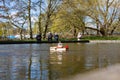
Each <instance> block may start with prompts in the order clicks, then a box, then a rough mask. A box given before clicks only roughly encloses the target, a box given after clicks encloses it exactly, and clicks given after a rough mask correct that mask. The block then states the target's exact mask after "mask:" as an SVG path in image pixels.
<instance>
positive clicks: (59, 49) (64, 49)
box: [50, 47, 67, 52]
mask: <svg viewBox="0 0 120 80" xmlns="http://www.w3.org/2000/svg"><path fill="white" fill-rule="evenodd" d="M66 50H67V49H66V48H64V47H63V48H58V47H50V51H51V52H65V51H66Z"/></svg>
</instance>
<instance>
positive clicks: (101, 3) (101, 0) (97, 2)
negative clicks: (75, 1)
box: [79, 0, 120, 36]
mask: <svg viewBox="0 0 120 80" xmlns="http://www.w3.org/2000/svg"><path fill="white" fill-rule="evenodd" d="M79 3H80V5H81V8H82V9H83V10H84V11H86V16H88V17H90V18H91V20H92V21H94V22H95V24H97V25H98V26H99V27H98V28H91V27H86V28H89V29H93V30H96V31H99V32H100V33H101V34H102V36H107V35H108V34H109V33H110V32H111V31H112V30H113V29H114V28H111V27H113V24H114V22H116V21H117V20H118V17H119V14H120V10H119V9H120V1H119V0H89V1H85V2H83V0H79Z"/></svg>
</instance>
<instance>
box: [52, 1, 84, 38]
mask: <svg viewBox="0 0 120 80" xmlns="http://www.w3.org/2000/svg"><path fill="white" fill-rule="evenodd" d="M78 5H79V3H78V2H77V1H75V0H74V1H73V0H64V1H63V2H62V4H61V5H60V6H59V8H58V11H57V14H56V16H55V20H54V23H53V25H52V26H53V27H52V28H51V29H52V30H54V31H56V30H57V29H58V28H59V31H60V32H61V31H63V32H69V34H71V33H72V35H73V36H74V37H76V35H77V33H78V32H79V31H81V32H84V30H85V29H84V27H85V22H84V19H85V15H84V12H83V11H82V10H80V9H79V7H78Z"/></svg>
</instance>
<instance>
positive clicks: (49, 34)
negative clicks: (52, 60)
mask: <svg viewBox="0 0 120 80" xmlns="http://www.w3.org/2000/svg"><path fill="white" fill-rule="evenodd" d="M52 38H53V34H52V33H51V32H49V33H48V41H49V42H51V41H52Z"/></svg>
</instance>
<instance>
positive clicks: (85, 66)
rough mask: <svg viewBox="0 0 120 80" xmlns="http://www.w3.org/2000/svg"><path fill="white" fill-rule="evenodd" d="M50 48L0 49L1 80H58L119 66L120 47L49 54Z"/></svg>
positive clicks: (100, 46) (77, 46)
mask: <svg viewBox="0 0 120 80" xmlns="http://www.w3.org/2000/svg"><path fill="white" fill-rule="evenodd" d="M51 45H52V44H12V45H0V80H59V79H60V78H67V77H69V76H74V75H77V74H83V73H84V72H88V71H91V70H94V69H99V68H103V67H106V66H109V65H113V64H115V63H119V62H120V59H119V57H120V53H119V52H120V49H119V48H120V44H115V43H114V44H113V43H112V44H108V43H107V44H90V43H88V44H72V43H71V44H68V45H69V48H70V49H69V51H67V52H53V53H50V52H49V47H50V46H51Z"/></svg>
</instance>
